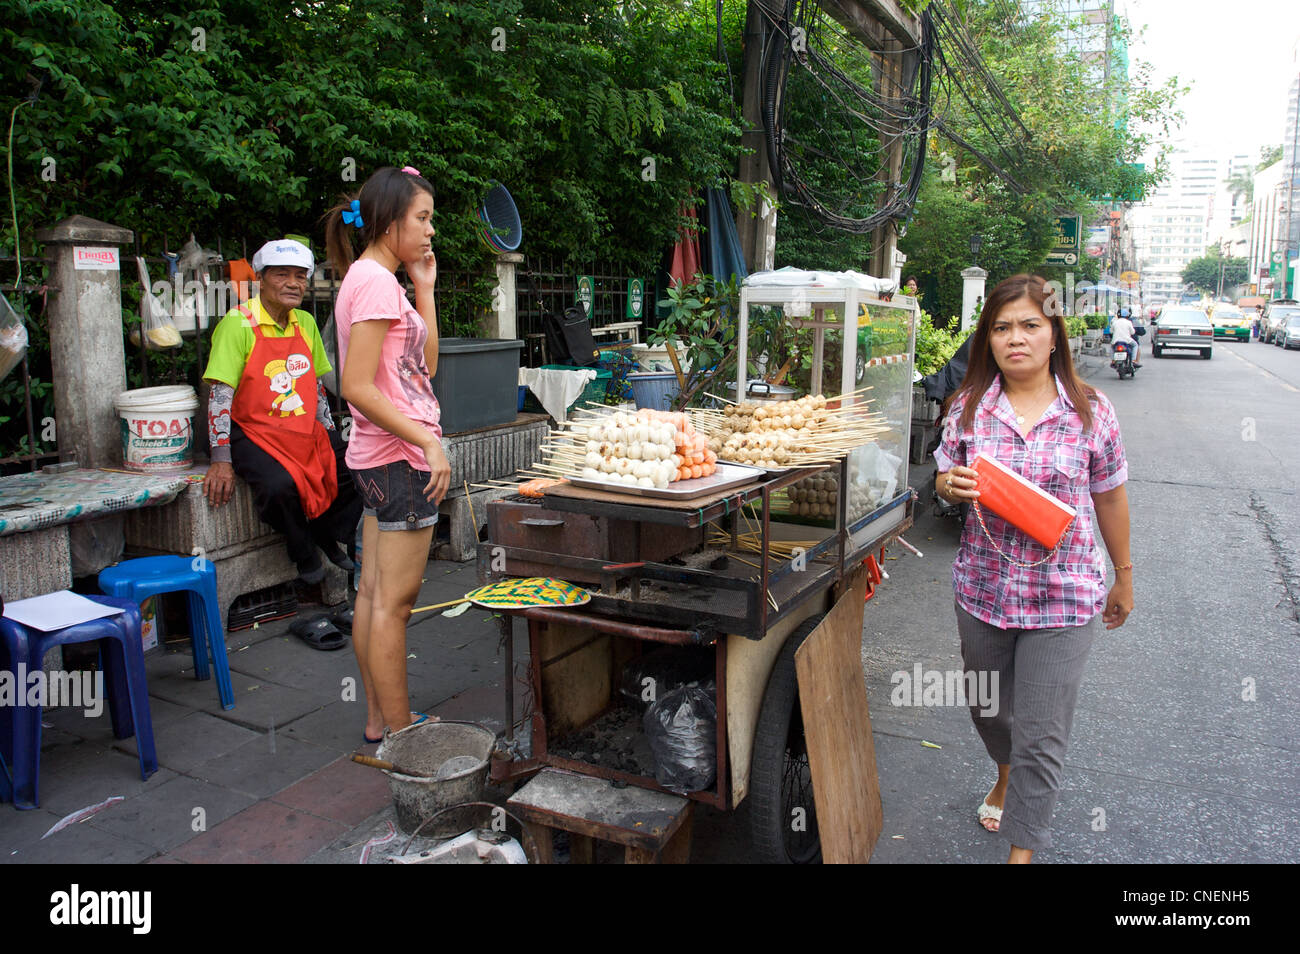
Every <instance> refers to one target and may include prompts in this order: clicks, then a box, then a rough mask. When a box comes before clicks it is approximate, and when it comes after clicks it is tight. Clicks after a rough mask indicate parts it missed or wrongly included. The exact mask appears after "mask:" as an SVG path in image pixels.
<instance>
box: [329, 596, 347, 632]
mask: <svg viewBox="0 0 1300 954" xmlns="http://www.w3.org/2000/svg"><path fill="white" fill-rule="evenodd" d="M330 622H331V623H333V624H334V625H335V627H336V628H337V629H338V631H339V632H341V633H346V634H347V635H349V636H351V635H352V607H351V606H348V605H347V604H346V603H344V604H343V605H342V606H340V607H339V608H338V609H336V610H335V611H334V612H333V613H331V614H330Z"/></svg>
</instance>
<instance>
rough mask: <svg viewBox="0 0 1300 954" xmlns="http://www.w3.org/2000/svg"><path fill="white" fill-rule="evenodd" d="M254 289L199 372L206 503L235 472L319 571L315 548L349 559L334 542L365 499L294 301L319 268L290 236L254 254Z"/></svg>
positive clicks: (223, 324) (317, 341)
mask: <svg viewBox="0 0 1300 954" xmlns="http://www.w3.org/2000/svg"><path fill="white" fill-rule="evenodd" d="M253 270H254V271H255V272H257V276H258V280H259V282H260V288H259V292H260V293H259V294H258V296H257V297H255V298H252V299H250V300H249V301H248V302H247V303H246V304H243V305H240V306H239V307H238V308H235V309H233V310H231V311H230V312H228V313H227V314H226V316H225V317H224V318H222V319H221V321H220V323H219V324H218V325H217V327H216V329H215V330H214V331H213V333H212V354H211V357H210V358H209V360H208V368H207V371H205V372H204V374H203V377H204V378H205V379H206V380H207V381H209V382H210V383H211V385H212V391H211V396H210V398H209V400H208V430H209V441H210V443H211V448H212V466H211V467H210V468H209V470H208V476H207V480H206V481H205V483H204V493H205V494H206V495H207V498H208V504H209V505H210V506H213V507H220V506H222V505H223V504H225V503H226V501H228V500H229V499H230V495H231V493H232V492H233V490H234V486H235V475H236V474H238V475H239V476H240V477H242V478H243V479H244V480H245V481H246V482H247V483H248V486H249V489H250V490H252V492H253V502H254V505H255V506H256V507H257V512H258V514H259V515H260V516H261V517H262V519H263V520H265V521H266V522H267V523H269V524H270V525H271V526H272V527H274V528H275V529H276V530H277V531H279V532H280V533H282V534H284V538H285V547H286V549H287V550H288V551H289V559H291V560H293V562H294V563H295V564H296V565H297V567H298V574H299V578H300V579H302V580H303V581H304V582H306V583H319V582H320V581H321V580H322V579H324V577H325V566H324V564H323V563H321V558H320V553H318V552H317V549H318V548H319V550H320V551H321V552H323V553H324V554H325V556H326V557H327V558H328V559H329V560H330V562H331V563H334V564H335V565H336V566H339V567H342V568H343V569H345V570H351V569H352V568H353V564H352V561H351V560H349V559H348V556H347V553H346V552H344V550H342V549H341V548H340V546H339V543H340V542H347V543H351V542H352V541H353V540H354V539H355V534H356V527H357V521H358V520H359V519H360V516H361V505H362V504H361V498H360V497H359V496H358V494H357V492H356V489H355V488H354V486H353V484H352V475H351V473H350V472H349V471H348V468H347V465H346V464H344V462H343V453H344V450H345V449H346V445H344V443H343V440H342V439H341V438H340V436H339V434H338V431H337V430H336V429H335V427H334V421H333V419H332V418H331V416H330V411H329V405H328V403H327V401H326V395H325V389H324V386H323V385H322V384H321V382H320V376H321V375H323V374H327V373H328V372H329V371H330V370H331V367H330V363H329V359H328V358H326V356H325V348H324V346H323V345H322V343H321V336H320V331H319V329H317V327H316V322H315V320H314V319H313V318H312V316H311V315H310V314H308V313H307V312H305V311H300V310H298V308H297V306H298V305H300V304H302V299H303V295H304V294H306V291H307V279H309V278H310V277H311V274H312V272H313V271H314V270H315V261H314V259H313V258H312V253H311V249H309V248H308V247H307V246H305V245H303V244H302V243H301V242H296V241H293V240H291V239H280V240H278V241H274V242H267V243H266V244H265V245H263V246H262V247H261V249H259V250H258V252H257V254H256V255H254V256H253Z"/></svg>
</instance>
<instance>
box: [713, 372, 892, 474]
mask: <svg viewBox="0 0 1300 954" xmlns="http://www.w3.org/2000/svg"><path fill="white" fill-rule="evenodd" d="M868 390H870V388H861V389H859V390H857V391H851V392H849V393H848V394H842V395H839V396H838V397H831V398H827V397H825V396H823V395H808V396H807V397H802V398H799V399H798V400H794V401H776V402H761V403H760V402H754V401H743V402H740V403H736V402H734V401H728V400H726V399H725V398H717V400H720V401H723V402H724V406H723V407H722V408H721V409H712V410H692V411H691V412H690V413H691V417H692V420H694V421H695V426H696V427H697V428H698V429H699V430H700V431H701V432H702V433H705V434H708V435H709V437H710V442H709V447H710V449H711V450H713V451H714V453H716V454H717V455H718V458H719V459H720V460H725V461H732V462H734V463H740V464H750V465H753V466H757V467H763V468H765V469H767V470H778V469H782V468H788V467H812V466H816V465H818V464H830V463H834V462H835V461H836V460H837V459H839V458H841V457H843V456H844V455H845V454H847V453H849V452H850V451H851V450H853V449H854V448H857V447H861V446H862V445H863V444H869V443H872V442H874V441H875V439H876V437H877V436H879V435H880V434H882V433H884V432H885V431H887V430H888V429H889V427H888V425H887V424H886V423H885V421H884V419H883V418H881V417H880V415H878V414H875V413H873V412H870V411H868V410H867V408H866V405H865V404H855V403H853V399H855V398H857V397H858V396H859V395H861V394H863V393H864V392H866V391H868ZM710 396H711V397H716V395H710Z"/></svg>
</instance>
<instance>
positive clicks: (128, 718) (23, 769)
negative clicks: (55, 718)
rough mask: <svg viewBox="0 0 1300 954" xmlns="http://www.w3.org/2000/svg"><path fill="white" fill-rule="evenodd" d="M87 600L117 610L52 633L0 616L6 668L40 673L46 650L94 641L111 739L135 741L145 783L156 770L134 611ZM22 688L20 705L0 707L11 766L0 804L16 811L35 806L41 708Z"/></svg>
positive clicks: (1, 738) (107, 599) (1, 782)
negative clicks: (132, 738)
mask: <svg viewBox="0 0 1300 954" xmlns="http://www.w3.org/2000/svg"><path fill="white" fill-rule="evenodd" d="M87 599H90V600H92V601H93V602H96V603H100V604H103V605H104V606H114V607H117V608H118V609H121V610H122V612H121V613H119V614H117V615H116V616H109V617H105V618H104V619H95V620H91V621H90V622H87V623H78V624H77V625H75V626H69V627H67V628H65V629H59V630H54V631H52V632H42V631H41V630H38V629H31V628H29V627H27V626H23V625H21V624H20V623H15V622H14V621H13V620H10V619H4V618H0V636H3V649H4V651H5V654H6V655H7V656H8V662H7V665H8V666H9V667H10V668H11V670H12V671H13V672H15V673H17V672H18V669H19V666H20V665H21V666H23V667H24V668H25V670H26V672H27V673H32V672H36V671H42V672H43V671H44V660H45V653H46V652H47V651H48V650H49V649H51V648H52V647H54V646H66V645H68V644H70V643H88V642H98V643H99V644H100V653H99V658H100V667H101V669H102V670H103V673H104V682H105V688H106V690H107V694H108V711H109V714H110V716H111V717H112V720H113V735H114V736H116V737H117V738H119V739H125V738H127V737H128V736H131V735H134V736H135V737H136V750H137V751H138V753H139V756H140V777H141V778H144V779H147V778H148V777H149V776H150V775H152V774H153V773H154V772H156V771H158V755H157V752H156V751H155V749H154V741H153V718H152V717H151V715H150V713H149V687H148V685H147V683H146V679H145V668H144V649H143V647H142V646H141V644H140V607H139V606H137V605H136V604H135V602H134V601H132V600H129V599H118V598H116V597H112V596H90V597H87ZM26 690H27V687H26V686H25V685H22V686H19V685H15V691H16V692H18V693H20V694H22V699H21V700H16V701H21V702H22V703H24V704H19V705H14V706H12V707H10V706H3V707H0V750H3V755H4V758H5V760H6V761H8V763H9V764H10V765H12V766H13V778H12V781H10V780H9V779H8V778H4V779H0V800H12V801H13V803H14V806H15V807H16V808H22V809H28V808H38V807H40V771H41V710H42V707H41V706H39V705H26V704H25V702H26V700H27V695H26ZM4 796H7V797H4Z"/></svg>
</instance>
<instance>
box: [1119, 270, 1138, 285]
mask: <svg viewBox="0 0 1300 954" xmlns="http://www.w3.org/2000/svg"><path fill="white" fill-rule="evenodd" d="M1119 280H1120V281H1121V282H1123V283H1124V284H1125V285H1136V284H1137V283H1138V282H1140V281H1141V280H1142V278H1141V276H1140V275H1138V273H1137V272H1120V273H1119Z"/></svg>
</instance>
